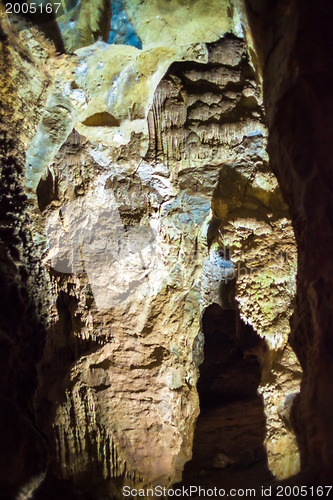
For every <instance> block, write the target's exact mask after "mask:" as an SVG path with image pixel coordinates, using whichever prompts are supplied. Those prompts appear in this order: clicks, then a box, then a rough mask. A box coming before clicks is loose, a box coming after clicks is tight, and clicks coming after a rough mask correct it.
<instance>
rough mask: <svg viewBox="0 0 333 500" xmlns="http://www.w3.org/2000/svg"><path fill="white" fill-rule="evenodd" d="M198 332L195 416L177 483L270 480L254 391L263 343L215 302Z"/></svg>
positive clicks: (261, 410) (204, 484) (259, 405)
mask: <svg viewBox="0 0 333 500" xmlns="http://www.w3.org/2000/svg"><path fill="white" fill-rule="evenodd" d="M202 331H203V333H204V337H205V348H204V361H203V363H202V365H201V366H200V378H199V382H198V392H199V397H200V415H199V417H198V420H197V425H196V431H195V436H194V444H193V458H192V460H191V461H190V462H188V464H186V466H185V469H184V474H183V483H184V485H196V484H197V485H200V486H201V487H209V485H211V484H212V483H214V486H216V487H221V488H227V487H228V486H229V487H234V486H235V484H237V485H238V486H239V487H247V488H248V487H256V486H259V485H262V484H264V483H265V482H267V481H269V480H271V479H272V475H271V473H270V471H269V469H268V465H267V456H266V450H265V447H264V439H265V434H266V418H265V413H264V405H263V400H262V397H261V396H259V394H258V393H257V389H258V386H259V384H260V380H261V367H260V356H261V353H262V351H263V350H264V349H265V341H264V340H263V339H261V338H260V337H259V336H258V335H257V334H256V333H255V331H254V330H253V328H252V327H251V326H250V325H246V324H245V323H244V322H243V321H242V320H241V319H240V317H239V313H238V311H237V310H231V309H230V310H223V309H222V308H221V307H220V306H219V305H218V304H212V305H211V306H209V307H208V308H207V309H206V311H205V313H204V315H203V318H202Z"/></svg>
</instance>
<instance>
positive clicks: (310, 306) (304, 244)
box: [1, 0, 333, 500]
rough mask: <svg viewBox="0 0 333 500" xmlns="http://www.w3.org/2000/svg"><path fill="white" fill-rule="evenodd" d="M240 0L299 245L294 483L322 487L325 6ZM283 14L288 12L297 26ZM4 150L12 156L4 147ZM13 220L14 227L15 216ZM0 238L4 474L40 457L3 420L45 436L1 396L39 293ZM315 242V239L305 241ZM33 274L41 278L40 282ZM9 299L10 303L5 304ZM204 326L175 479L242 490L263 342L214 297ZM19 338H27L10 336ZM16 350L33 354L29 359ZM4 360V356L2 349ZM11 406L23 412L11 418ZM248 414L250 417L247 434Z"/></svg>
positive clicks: (252, 463) (325, 417) (38, 329)
mask: <svg viewBox="0 0 333 500" xmlns="http://www.w3.org/2000/svg"><path fill="white" fill-rule="evenodd" d="M246 5H247V8H248V15H249V22H250V25H251V27H252V30H253V35H254V39H255V42H256V48H257V50H258V64H259V65H260V66H261V68H262V70H263V80H264V97H265V106H266V112H267V117H268V124H269V132H270V138H269V151H270V158H271V164H272V167H273V170H274V172H275V174H276V175H277V178H278V181H279V185H280V187H281V190H282V192H283V195H284V198H285V200H286V202H287V203H288V205H289V207H290V211H291V216H292V218H293V225H294V229H295V235H296V239H297V246H298V251H299V270H298V290H297V299H296V308H295V313H294V315H293V319H292V339H291V340H292V346H293V348H294V350H295V352H296V353H297V355H298V357H299V359H300V361H301V364H302V367H303V369H304V379H303V383H302V391H301V396H300V397H299V398H297V401H296V404H295V408H294V418H295V428H296V432H297V437H298V443H299V446H300V451H301V474H300V476H298V477H297V478H295V479H294V481H296V482H298V484H329V483H330V482H331V478H332V464H333V446H332V445H333V432H332V421H333V419H332V415H333V403H332V398H331V397H330V396H331V394H332V380H333V377H332V366H333V363H332V356H333V348H332V290H333V286H332V275H333V274H332V264H331V263H332V259H331V251H332V248H333V241H332V233H333V231H332V170H333V165H332V156H333V155H332V151H331V144H332V132H333V124H332V116H333V113H332V98H331V78H332V73H331V72H330V71H329V70H330V68H332V67H333V64H332V63H333V61H332V52H331V49H330V46H331V26H332V21H333V7H332V5H331V4H330V3H329V2H327V1H324V0H320V1H319V2H317V3H316V5H315V3H314V2H303V3H302V2H297V1H292V2H281V4H280V5H279V6H278V7H277V5H275V4H274V6H272V5H270V6H269V8H268V7H267V5H265V2H260V1H259V2H257V1H252V0H248V1H247V2H246ZM292 19H297V23H298V24H297V25H296V26H295V23H294V22H293V21H292ZM1 30H2V28H1ZM1 34H2V31H1ZM2 38H3V37H2ZM313 40H316V43H313ZM286 54H287V56H286ZM286 61H287V62H286ZM277 74H279V75H280V80H279V81H276V75H277ZM286 89H287V90H286ZM304 103H306V106H305V105H304ZM9 123H10V122H9ZM6 126H7V127H8V123H6ZM13 130H14V132H15V130H16V131H17V137H18V135H19V134H18V130H19V128H17V129H13ZM2 140H3V141H4V144H5V146H4V147H3V148H2V150H1V154H2V155H3V156H5V157H6V158H7V161H6V162H5V166H6V169H5V176H4V181H5V182H4V184H3V186H2V189H3V190H4V191H5V190H6V189H7V188H8V189H9V186H10V185H11V186H13V185H14V192H15V196H16V197H17V199H18V203H17V200H16V201H15V203H14V202H13V200H11V201H9V205H8V206H2V209H3V210H4V212H6V213H7V215H8V213H10V211H11V210H12V211H13V212H14V211H15V213H16V215H17V213H18V218H21V220H24V218H25V217H26V214H25V212H24V210H25V208H24V203H23V202H22V199H24V196H22V193H21V192H20V186H19V183H17V185H15V182H17V179H13V170H15V169H16V168H17V170H18V171H19V170H20V169H21V168H22V158H21V157H20V154H21V153H20V142H19V141H18V140H17V138H16V137H15V135H14V139H13V138H12V137H10V138H8V137H6V135H5V136H4V137H3V138H2ZM11 151H16V153H15V154H13V156H11ZM11 189H12V188H11ZM13 203H14V205H15V206H13ZM22 207H23V208H22ZM7 215H6V216H7ZM13 218H15V217H13ZM12 223H13V225H15V224H16V225H17V226H19V225H20V224H19V223H18V222H17V221H14V222H12ZM2 236H3V240H4V243H5V244H8V248H9V253H8V254H7V253H6V252H7V251H4V253H3V259H2V271H3V274H4V276H5V279H4V280H3V281H2V282H1V286H2V289H3V295H4V297H5V298H6V300H5V301H4V302H3V303H2V309H3V316H2V321H3V322H2V327H3V330H9V331H10V332H14V333H13V336H12V337H11V339H10V341H8V337H7V336H6V335H2V333H1V341H2V343H3V345H4V352H7V350H8V351H10V350H11V349H12V350H13V352H14V353H15V356H16V358H15V356H14V358H13V360H10V364H11V365H10V369H12V368H13V370H14V371H13V372H12V373H14V377H13V378H12V379H10V382H8V384H7V382H6V379H3V380H4V382H3V386H4V391H3V392H4V395H5V405H7V399H6V398H7V397H8V400H11V399H14V400H15V397H16V399H17V400H19V405H18V406H17V407H15V408H14V407H13V409H12V408H10V407H8V406H6V411H5V413H4V416H3V420H2V422H3V426H2V429H1V433H2V434H1V435H2V443H4V444H5V447H4V449H5V451H6V455H7V456H6V457H5V460H3V464H2V465H3V470H2V476H6V475H8V473H7V472H6V471H7V468H6V467H7V463H6V459H7V458H8V463H9V462H10V461H11V463H14V465H15V467H16V468H17V469H19V468H20V467H21V466H22V460H24V458H27V456H28V459H29V460H30V465H31V467H32V468H33V465H32V463H33V462H36V461H38V460H40V461H41V462H45V449H44V447H43V445H42V444H41V446H40V448H41V449H38V448H37V449H35V450H34V449H33V446H32V449H31V454H30V455H27V456H26V457H23V455H20V454H19V453H18V454H17V457H14V459H13V456H14V455H15V452H13V446H14V447H15V444H17V446H19V444H20V443H19V442H17V443H12V442H10V440H9V439H8V437H7V436H6V430H5V427H6V429H8V430H9V431H11V434H12V435H14V434H15V429H14V428H12V427H15V426H13V425H12V423H13V422H15V424H16V423H17V422H18V426H20V429H21V431H22V436H23V437H24V438H27V436H28V441H27V442H28V447H29V440H30V439H31V442H32V443H33V442H35V440H36V436H37V442H40V443H43V442H44V436H43V437H41V436H40V435H39V430H38V429H36V428H35V426H34V417H33V416H32V417H31V404H30V402H29V401H26V398H21V397H20V394H14V396H13V394H9V393H10V387H12V386H13V387H14V389H15V388H17V387H19V386H21V387H22V388H23V389H24V388H25V387H27V389H26V397H27V398H28V399H29V398H30V396H31V394H32V393H33V390H34V384H35V364H36V362H37V361H38V358H39V356H40V352H39V351H42V348H43V345H42V344H43V338H44V335H45V332H44V329H43V322H42V321H41V320H40V317H41V316H40V305H39V304H38V300H37V301H36V297H34V298H33V299H31V301H28V300H27V297H28V295H29V293H31V288H29V286H31V284H30V285H29V280H28V275H27V271H26V269H24V266H16V264H14V263H13V262H15V261H17V259H18V257H17V255H16V253H15V248H14V247H15V244H13V241H14V240H15V238H16V239H20V240H21V243H20V245H21V246H22V248H23V249H24V258H25V262H26V263H27V264H26V267H27V269H29V268H30V269H33V268H34V267H35V268H36V269H38V270H39V266H38V263H37V262H35V261H33V260H32V259H31V258H30V259H29V251H30V246H29V243H28V242H27V238H26V236H25V234H24V229H21V230H20V232H19V233H18V235H16V236H15V238H13V239H12V235H11V230H10V229H8V227H5V228H4V229H3V230H2ZM15 241H16V240H15ZM15 241H14V243H15ZM313 241H316V243H317V244H316V246H315V248H314V246H313ZM38 272H39V271H38ZM8 276H9V279H8ZM42 279H43V278H42V277H40V281H42ZM37 281H38V280H37ZM17 283H18V284H19V285H18V286H17ZM13 303H15V304H16V305H17V307H13ZM19 316H21V318H19ZM20 319H22V323H24V324H23V325H22V324H21V323H20ZM202 327H203V332H204V334H205V338H206V344H205V361H204V363H203V364H202V366H201V369H200V370H201V380H200V381H199V385H198V390H199V393H200V402H201V409H202V413H201V417H200V420H199V421H198V425H197V430H196V435H195V441H194V453H193V459H192V462H190V463H189V464H188V465H187V466H186V467H185V472H184V479H183V480H184V484H195V481H196V484H200V485H201V486H203V485H204V484H205V483H206V484H207V487H208V486H209V485H211V484H213V483H214V486H215V485H216V474H215V471H216V470H217V471H218V475H219V477H220V478H221V482H223V486H224V487H226V486H227V484H228V477H229V476H228V474H229V471H230V470H232V472H233V484H232V486H234V480H235V479H237V481H238V483H239V486H240V487H241V486H243V485H244V486H245V487H250V486H251V480H253V481H254V483H255V484H258V482H259V483H265V482H266V481H269V480H270V479H271V475H270V473H269V471H268V469H267V464H266V456H265V452H264V448H263V446H262V444H263V439H264V432H265V417H264V413H263V404H262V401H261V399H260V397H259V396H258V395H257V392H256V390H257V387H258V385H259V382H260V365H259V361H258V355H257V354H253V353H256V352H258V350H259V351H260V349H262V348H263V346H262V345H261V341H260V340H259V339H258V338H256V336H255V335H253V331H252V330H251V328H250V327H249V326H246V325H244V324H242V322H241V320H240V319H239V318H238V316H237V312H236V311H233V310H222V309H221V308H220V306H218V305H217V304H212V305H211V306H209V307H208V308H207V309H206V310H205V312H204V315H203V318H202ZM22 335H23V336H24V338H25V341H24V342H23V343H22V344H20V342H21V338H22ZM28 336H31V338H32V339H33V340H35V338H36V337H38V338H37V339H36V346H37V348H36V349H32V348H31V341H29V342H26V339H27V337H28ZM8 343H10V344H11V345H10V347H8V345H7V344H8ZM13 346H14V347H13ZM26 354H31V356H30V358H28V356H26ZM3 359H4V362H5V361H7V359H6V356H3ZM18 367H19V368H20V372H19V373H18V371H17V368H18ZM15 370H16V371H15ZM10 371H11V370H9V372H8V373H10ZM8 380H9V379H8ZM22 381H23V383H22ZM6 384H7V385H6ZM14 406H15V405H14ZM244 408H245V409H246V418H245V417H244ZM20 414H22V417H19V418H18V415H20ZM233 419H237V421H238V422H241V423H242V424H243V425H240V426H239V429H236V430H239V434H237V435H236V436H235V435H234V434H233V432H235V426H232V427H233V431H232V432H230V434H229V435H228V426H229V422H232V421H233ZM212 420H215V421H216V429H217V431H216V435H215V434H214V435H212V434H211V433H210V431H209V432H207V429H208V428H210V425H211V421H212ZM253 422H255V423H256V428H255V432H253ZM248 426H249V427H248ZM249 428H250V429H251V431H249ZM219 432H223V434H224V436H228V439H230V443H231V442H232V443H233V449H232V450H230V449H229V448H228V440H224V442H223V445H221V444H220V442H219ZM19 436H20V435H18V437H19ZM235 443H237V444H238V446H239V450H240V451H239V453H238V452H237V446H236V448H234V445H235ZM199 456H200V457H203V456H204V457H205V459H204V461H205V463H204V464H203V463H202V459H201V458H200V463H199V461H198V459H197V458H198V457H199ZM226 457H227V458H228V459H230V461H231V463H230V465H228V467H226V468H225V469H224V468H221V467H222V464H223V463H225V461H226V460H227V458H226ZM4 464H5V465H4ZM245 468H247V470H248V471H249V472H250V471H251V474H250V475H251V477H249V476H247V475H246V474H244V470H245ZM28 469H29V467H28ZM8 470H9V469H8ZM21 473H22V476H21ZM27 473H28V475H29V470H28V471H23V469H22V471H19V473H17V471H16V474H18V478H16V479H17V484H22V482H24V480H25V479H26V476H27ZM198 478H200V479H198ZM213 478H214V479H213ZM12 492H13V491H12V490H11V489H8V491H6V490H5V489H3V491H2V492H1V494H4V496H3V499H4V500H8V498H14V497H13V495H12ZM60 495H61V498H63V499H66V498H68V500H69V499H71V500H74V499H75V498H76V494H75V493H74V492H73V491H72V489H71V487H70V485H68V487H67V485H66V484H65V483H63V482H61V483H59V482H58V481H57V480H56V479H55V478H53V477H51V476H50V477H48V478H47V480H46V481H45V482H44V483H43V484H42V487H41V488H40V489H39V490H38V491H37V492H36V493H35V496H34V498H37V499H39V500H50V499H52V498H54V499H56V498H57V499H58V498H59V496H60Z"/></svg>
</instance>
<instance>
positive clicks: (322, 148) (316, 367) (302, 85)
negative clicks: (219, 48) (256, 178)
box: [245, 1, 333, 484]
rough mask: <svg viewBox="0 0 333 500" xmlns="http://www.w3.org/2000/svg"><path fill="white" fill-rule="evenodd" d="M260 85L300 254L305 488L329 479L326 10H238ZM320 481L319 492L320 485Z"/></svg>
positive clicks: (331, 15)
mask: <svg viewBox="0 0 333 500" xmlns="http://www.w3.org/2000/svg"><path fill="white" fill-rule="evenodd" d="M245 4H246V7H247V13H248V16H249V22H250V26H251V28H252V34H253V37H254V40H255V43H256V47H257V51H258V54H259V60H260V64H261V68H262V74H263V81H264V100H265V107H266V111H267V118H268V126H269V137H270V139H269V153H270V158H271V165H272V168H273V170H274V172H275V174H276V175H277V178H278V180H279V184H280V186H281V190H282V193H283V195H284V198H285V200H286V202H287V203H288V205H289V207H290V212H291V215H292V219H293V226H294V231H295V236H296V241H297V246H298V252H299V257H298V279H297V300H296V308H295V312H294V315H293V319H292V345H293V348H294V349H295V351H296V353H297V356H298V358H299V359H300V361H301V364H302V367H303V369H304V377H303V382H302V389H301V395H300V398H299V400H298V402H297V406H296V408H295V419H296V427H297V429H298V439H299V442H300V446H301V460H302V468H303V469H304V470H305V471H307V474H305V475H304V479H305V480H309V481H311V480H313V478H315V479H316V480H317V481H319V482H321V484H328V483H329V481H330V480H331V477H332V463H333V460H332V436H333V432H332V411H333V406H332V402H331V397H330V394H331V392H332V388H331V381H332V366H333V364H332V352H333V351H332V259H331V250H332V243H333V241H332V174H331V171H332V153H331V150H330V148H331V146H330V145H331V141H332V132H333V123H332V97H331V92H330V86H331V83H330V80H331V74H332V63H333V61H332V51H331V49H330V45H331V25H332V20H333V8H332V4H331V3H330V2H327V1H319V2H316V3H313V2H298V1H293V2H279V4H275V5H270V6H269V7H267V6H266V5H265V2H251V1H246V2H245ZM325 482H326V483H325Z"/></svg>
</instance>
